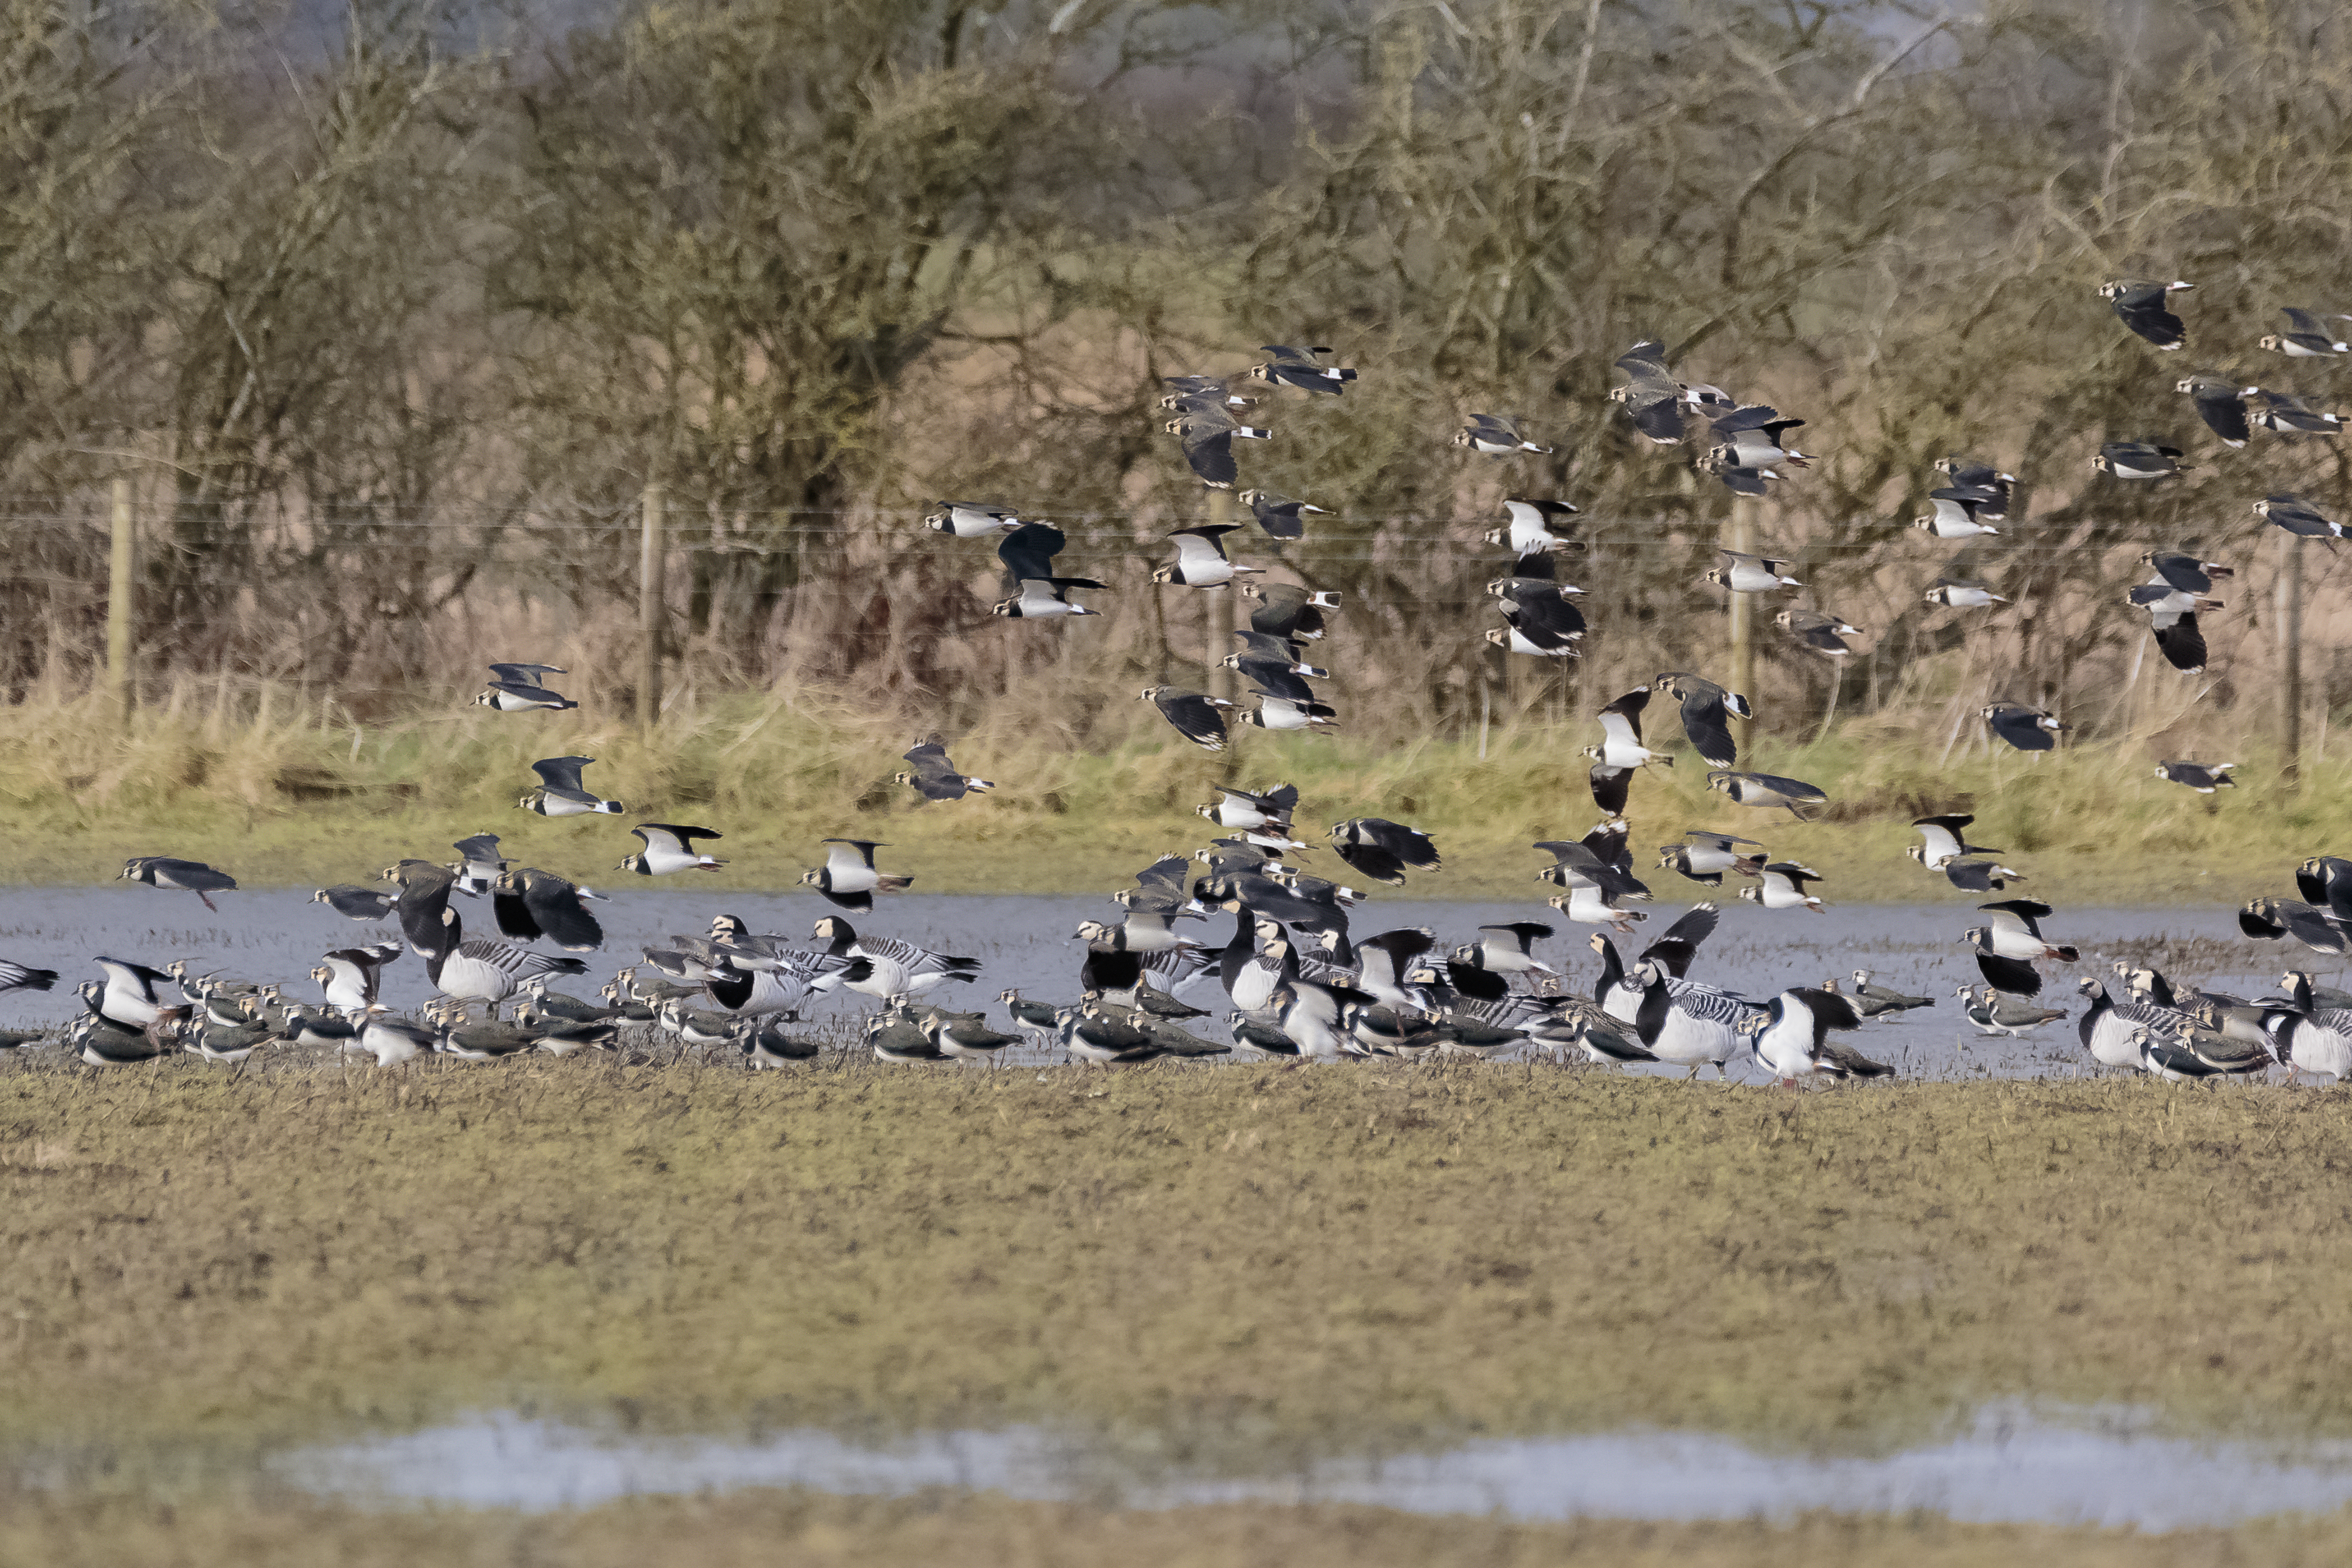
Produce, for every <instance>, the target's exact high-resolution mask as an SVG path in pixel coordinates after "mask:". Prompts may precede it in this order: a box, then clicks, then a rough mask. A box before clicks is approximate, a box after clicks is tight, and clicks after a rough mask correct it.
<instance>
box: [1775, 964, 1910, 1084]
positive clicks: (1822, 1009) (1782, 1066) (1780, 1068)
mask: <svg viewBox="0 0 2352 1568" xmlns="http://www.w3.org/2000/svg"><path fill="white" fill-rule="evenodd" d="M1860 1027H1862V1015H1861V1014H1859V1013H1857V1012H1855V1011H1854V1010H1853V1001H1852V1000H1851V999H1849V998H1847V997H1844V996H1841V995H1839V994H1836V993H1835V992H1833V991H1822V990H1819V989H1817V988H1815V987H1813V986H1811V985H1792V986H1790V988H1789V989H1788V990H1786V991H1783V992H1781V993H1780V994H1779V995H1778V996H1775V997H1773V998H1772V1000H1771V1001H1770V1002H1769V1003H1767V1004H1766V1005H1765V1009H1764V1026H1763V1027H1762V1028H1761V1029H1759V1030H1758V1031H1757V1032H1756V1046H1755V1051H1756V1059H1757V1060H1758V1061H1759V1062H1761V1063H1763V1064H1764V1068H1765V1070H1766V1071H1768V1072H1769V1073H1770V1074H1771V1075H1772V1076H1773V1077H1774V1078H1776V1079H1780V1081H1781V1082H1783V1083H1786V1084H1789V1085H1790V1086H1791V1087H1794V1086H1795V1084H1796V1083H1797V1081H1798V1080H1799V1079H1802V1078H1805V1077H1807V1076H1811V1075H1818V1076H1820V1077H1822V1078H1828V1079H1853V1078H1887V1077H1891V1076H1892V1075H1893V1073H1894V1071H1895V1069H1894V1068H1891V1067H1888V1066H1887V1065H1886V1064H1885V1063H1884V1062H1874V1061H1872V1060H1871V1059H1870V1058H1868V1057H1865V1056H1864V1055H1863V1054H1862V1053H1861V1052H1860V1051H1857V1050H1855V1049H1854V1048H1853V1047H1852V1046H1848V1045H1844V1044H1843V1043H1841V1042H1839V1041H1835V1040H1832V1039H1831V1038H1830V1037H1829V1032H1830V1031H1831V1030H1832V1029H1859V1028H1860Z"/></svg>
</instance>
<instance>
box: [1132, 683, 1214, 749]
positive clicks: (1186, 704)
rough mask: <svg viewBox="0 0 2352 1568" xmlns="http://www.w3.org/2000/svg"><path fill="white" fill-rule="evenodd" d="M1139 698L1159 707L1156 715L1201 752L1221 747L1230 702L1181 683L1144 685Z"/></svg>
mask: <svg viewBox="0 0 2352 1568" xmlns="http://www.w3.org/2000/svg"><path fill="white" fill-rule="evenodd" d="M1139 700H1142V701H1145V702H1149V703H1150V704H1151V705H1152V706H1153V707H1155V708H1157V709H1159V710H1160V717H1161V718H1163V719H1166V720H1167V721H1168V722H1169V723H1171V724H1172V725H1174V726H1175V727H1176V732H1177V733H1178V734H1180V735H1181V736H1183V737H1184V738H1185V739H1186V740H1188V741H1190V742H1192V744H1194V745H1196V746H1198V747H1200V748H1201V749H1202V751H1204V752H1222V751H1223V750H1224V749H1225V715H1224V710H1227V709H1230V708H1233V707H1234V703H1231V702H1228V701H1226V700H1224V699H1223V698H1222V697H1210V696H1207V695H1205V694H1203V693H1202V692H1198V691H1187V690H1185V689H1183V688H1182V687H1181V686H1147V687H1145V688H1144V689H1143V691H1142V694H1141V696H1140V699H1139Z"/></svg>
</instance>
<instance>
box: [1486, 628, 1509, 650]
mask: <svg viewBox="0 0 2352 1568" xmlns="http://www.w3.org/2000/svg"><path fill="white" fill-rule="evenodd" d="M1486 640H1487V641H1488V642H1490V643H1493V644H1494V645H1495V646H1496V647H1510V645H1511V634H1510V632H1509V631H1508V629H1507V628H1505V627H1503V626H1496V627H1494V628H1492V629H1490V630H1489V631H1488V632H1487V633H1486Z"/></svg>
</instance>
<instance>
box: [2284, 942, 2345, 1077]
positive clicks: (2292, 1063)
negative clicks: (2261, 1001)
mask: <svg viewBox="0 0 2352 1568" xmlns="http://www.w3.org/2000/svg"><path fill="white" fill-rule="evenodd" d="M2286 984H2287V985H2288V986H2289V988H2290V1000H2291V1002H2292V1004H2293V1005H2291V1006H2285V1007H2277V1008H2273V1009H2271V1010H2270V1011H2268V1012H2266V1013H2264V1014H2263V1034H2264V1035H2265V1036H2267V1037H2269V1040H2270V1044H2271V1049H2272V1050H2273V1052H2274V1053H2275V1054H2276V1056H2277V1058H2278V1059H2279V1060H2280V1061H2281V1062H2282V1063H2284V1065H2285V1067H2286V1075H2287V1081H2288V1082H2289V1083H2292V1082H2294V1079H2295V1075H2297V1074H2298V1073H2318V1074H2324V1075H2326V1077H2329V1078H2333V1079H2346V1078H2352V1012H2347V1011H2345V1010H2344V1009H2342V1008H2337V1007H2322V1006H2320V1005H2318V1004H2317V1003H2316V1002H2315V1000H2314V998H2313V994H2312V989H2311V976H2310V975H2308V974H2306V973H2303V972H2301V971H2300V970H2292V969H2291V970H2289V971H2287V973H2286Z"/></svg>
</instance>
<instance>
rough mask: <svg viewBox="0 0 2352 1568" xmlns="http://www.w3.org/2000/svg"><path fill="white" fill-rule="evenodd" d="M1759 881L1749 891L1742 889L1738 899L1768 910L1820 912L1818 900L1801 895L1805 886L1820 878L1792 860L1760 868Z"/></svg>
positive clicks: (1804, 893) (1777, 861)
mask: <svg viewBox="0 0 2352 1568" xmlns="http://www.w3.org/2000/svg"><path fill="white" fill-rule="evenodd" d="M1762 877H1763V879H1762V880H1761V881H1760V882H1759V884H1758V885H1757V886H1755V887H1753V888H1742V889H1739V896H1740V897H1741V898H1743V899H1745V900H1748V902H1749V903H1751V904H1761V905H1763V906H1764V907H1765V908H1766V909H1768V910H1797V909H1804V910H1812V911H1813V913H1815V914H1820V913H1822V901H1821V900H1819V899H1817V898H1815V897H1814V896H1813V895H1812V894H1811V893H1808V892H1807V891H1805V884H1806V883H1808V882H1818V881H1820V880H1821V879H1822V874H1821V873H1820V872H1819V871H1816V870H1814V869H1812V868H1811V867H1809V866H1800V865H1798V864H1797V863H1796V862H1795V861H1794V860H1776V861H1774V862H1773V863H1772V864H1771V865H1769V866H1767V867H1765V868H1764V870H1763V873H1762Z"/></svg>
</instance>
